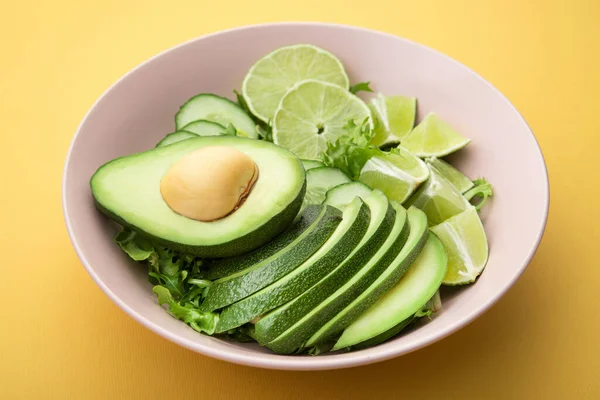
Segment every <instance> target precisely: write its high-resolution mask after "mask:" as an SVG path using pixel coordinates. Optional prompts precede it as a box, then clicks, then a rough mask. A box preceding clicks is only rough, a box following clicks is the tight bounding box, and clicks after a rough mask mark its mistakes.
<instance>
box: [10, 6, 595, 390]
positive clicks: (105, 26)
mask: <svg viewBox="0 0 600 400" xmlns="http://www.w3.org/2000/svg"><path fill="white" fill-rule="evenodd" d="M599 19H600V2H599V1H598V0H588V1H583V0H579V1H565V0H525V1H524V0H501V1H482V0H472V1H448V0H435V1H434V0H423V1H417V0H412V1H402V0H393V1H379V0H370V1H355V0H335V1H328V0H303V1H301V2H291V1H284V0H254V1H236V0H229V1H216V0H212V1H206V0H176V1H164V0H139V1H137V0H102V1H96V0H93V1H79V0H74V1H65V0H53V1H46V0H44V1H33V2H19V1H9V0H0V61H1V62H0V153H1V156H0V178H1V179H0V235H1V240H0V246H1V252H0V274H1V275H0V277H1V280H0V301H1V303H2V308H1V311H0V316H1V317H0V398H2V399H11V400H12V399H46V398H47V399H64V398H74V399H136V398H139V399H154V398H156V399H170V398H172V399H184V398H194V399H218V398H227V399H229V398H231V399H246V398H260V399H296V398H297V399H301V398H302V399H305V398H306V399H321V398H323V399H325V398H326V399H334V398H340V399H353V398H373V399H379V398H386V399H387V398H390V399H392V398H393V399H395V398H406V399H434V398H435V399H478V398H487V399H567V398H577V399H598V398H600V339H599V338H600V335H599V334H598V330H599V329H600V312H599V311H598V304H599V300H600V297H599V293H600V287H599V286H598V283H599V280H600V262H599V261H598V254H599V252H598V250H599V248H600V243H599V242H600V228H599V227H598V224H599V220H600V211H599V210H600V203H599V196H600V191H599V189H598V187H599V185H600V168H599V165H600V163H599V161H598V158H597V155H598V154H599V153H600V126H599V123H598V121H599V118H600V101H599V96H600V24H599V23H598V20H599ZM282 20H307V21H308V20H315V21H328V22H338V23H345V24H353V25H359V26H364V27H368V28H374V29H377V30H382V31H386V32H391V33H394V34H397V35H400V36H404V37H407V38H410V39H413V40H415V41H418V42H421V43H423V44H425V45H428V46H430V47H433V48H435V49H438V50H440V51H442V52H444V53H446V54H448V55H450V56H452V57H454V58H456V59H457V60H459V61H460V62H462V63H464V64H466V65H467V66H469V67H471V68H473V69H474V70H475V71H477V72H479V73H480V74H481V75H483V76H484V77H485V78H486V79H488V80H489V81H491V82H492V83H493V84H494V85H495V86H497V87H498V88H499V89H500V90H501V91H502V92H503V93H505V94H506V95H507V96H508V98H509V99H510V100H511V101H512V102H513V103H514V104H515V105H516V106H517V108H518V109H519V110H520V111H521V112H522V114H523V115H524V116H525V118H526V119H527V121H528V122H529V123H530V125H531V127H532V129H533V131H534V132H535V133H536V135H537V138H538V140H539V141H540V144H541V147H542V149H543V152H544V154H545V157H546V161H547V164H548V168H549V172H550V179H551V210H550V218H549V223H548V227H547V230H546V235H545V237H544V240H543V242H542V244H541V247H540V249H539V252H538V253H537V255H536V256H535V258H534V260H533V262H532V263H531V265H530V266H529V269H528V270H527V272H526V273H525V274H524V276H523V277H522V278H521V279H520V280H519V282H518V283H517V284H516V285H515V286H514V288H513V289H512V290H510V292H509V293H508V294H507V295H506V296H505V297H504V298H503V299H502V300H501V301H500V302H499V303H498V304H497V305H496V306H495V307H493V308H492V309H491V310H490V311H489V312H487V313H486V314H485V315H484V316H482V317H481V318H479V319H478V320H477V321H475V322H474V323H472V324H471V325H470V326H468V327H466V328H465V329H463V330H461V331H460V332H458V333H456V334H454V335H452V336H451V337H449V338H448V339H446V340H443V341H441V342H439V343H437V344H434V345H432V346H430V347H428V348H426V349H423V350H421V351H418V352H416V353H413V354H410V355H407V356H405V357H401V358H398V359H395V360H392V361H388V362H383V363H380V364H376V365H372V366H367V367H361V368H355V369H350V370H341V371H330V372H302V373H300V372H277V371H267V370H259V369H253V368H248V367H242V366H237V365H232V364H228V363H225V362H221V361H216V360H213V359H210V358H207V357H204V356H201V355H199V354H195V353H193V352H191V351H188V350H184V349H182V348H179V347H178V346H176V345H174V344H172V343H170V342H168V341H166V340H164V339H162V338H160V337H158V336H156V335H155V334H153V333H151V332H150V331H148V330H146V329H145V328H143V327H142V326H141V325H138V324H137V323H136V322H134V321H133V319H131V318H129V317H128V316H127V315H125V314H124V313H123V312H122V311H120V310H119V309H118V308H117V306H115V305H114V304H112V303H111V301H110V300H109V299H108V298H107V297H106V296H105V295H104V294H103V293H102V292H101V291H100V289H99V288H97V287H96V286H95V284H94V283H93V282H92V280H91V279H90V277H89V276H88V275H87V273H86V272H85V270H84V269H83V267H82V266H81V265H80V263H79V261H78V259H77V257H76V256H75V253H74V251H73V250H72V248H71V245H70V243H69V240H68V237H67V233H66V229H65V227H64V224H63V217H62V211H61V200H60V188H61V172H62V167H63V161H64V158H65V155H66V151H67V148H68V146H69V142H70V140H71V137H72V135H73V133H74V132H75V129H76V128H77V126H78V124H79V122H80V120H81V119H82V118H83V116H84V114H85V113H86V111H87V110H88V108H89V107H90V106H91V105H92V104H93V102H94V101H95V100H96V98H97V97H98V96H100V94H101V93H102V92H103V91H104V90H105V89H106V88H107V87H108V86H109V85H111V84H112V83H113V82H114V81H115V80H116V79H118V78H119V77H120V76H121V75H123V74H124V73H126V72H127V71H129V70H130V69H131V68H133V67H134V66H136V65H137V64H139V63H141V62H142V61H144V60H146V59H147V58H148V57H150V56H152V55H154V54H156V53H158V52H160V51H162V50H164V49H166V48H169V47H171V46H174V45H176V44H178V43H180V42H182V41H185V40H188V39H191V38H193V37H196V36H200V35H203V34H206V33H209V32H214V31H217V30H221V29H225V28H231V27H235V26H239V25H245V24H254V23H259V22H269V21H282ZM515 234H518V232H515Z"/></svg>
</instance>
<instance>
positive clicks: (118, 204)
mask: <svg viewBox="0 0 600 400" xmlns="http://www.w3.org/2000/svg"><path fill="white" fill-rule="evenodd" d="M207 146H231V147H234V148H235V149H237V150H240V151H242V152H244V153H245V154H247V155H248V156H250V158H252V160H253V161H254V162H255V163H256V165H257V167H258V171H259V177H258V180H257V181H256V184H255V185H254V187H253V189H252V191H251V192H250V194H249V195H248V197H247V198H246V200H245V201H244V203H243V204H242V205H241V206H240V207H239V208H238V209H237V210H235V211H234V212H232V213H231V214H229V215H228V216H226V217H224V218H222V219H219V220H217V221H212V222H201V221H197V220H193V219H190V218H187V217H184V216H182V215H179V214H177V213H176V212H174V211H173V210H171V208H169V206H168V205H167V203H166V202H165V201H164V200H163V198H162V196H161V193H160V181H161V179H162V177H163V176H164V174H165V173H166V172H167V170H168V169H169V168H170V166H171V165H172V164H173V163H175V162H176V161H178V160H179V159H181V158H182V157H184V156H185V155H187V154H189V153H190V152H192V151H194V150H197V149H200V148H203V147H207ZM90 186H91V189H92V194H93V197H94V200H95V202H96V206H97V208H98V209H99V210H100V211H102V212H103V213H104V214H106V215H107V216H108V217H109V218H111V219H113V220H115V221H116V222H118V223H120V224H121V225H123V226H127V227H129V228H131V229H133V230H135V231H137V232H140V233H141V234H143V235H145V236H146V237H148V238H149V239H150V240H153V241H156V242H158V243H161V244H163V245H165V246H168V247H170V248H172V249H174V250H177V251H181V252H184V253H189V254H194V255H197V256H200V257H204V258H220V257H230V256H236V255H241V254H245V253H247V252H249V251H251V250H254V249H256V248H257V247H259V246H261V245H263V244H265V243H267V242H269V241H270V240H271V239H273V238H274V237H275V236H277V235H278V234H279V233H281V232H282V231H283V230H284V229H286V228H287V227H288V226H289V225H290V224H291V222H292V221H293V220H294V218H295V217H296V215H297V214H298V211H299V210H300V206H301V205H302V200H303V198H304V192H305V190H306V177H305V172H304V167H303V166H302V163H301V161H300V160H299V159H298V158H297V157H296V156H294V155H293V154H292V153H290V152H289V151H287V150H285V149H283V148H281V147H279V146H276V145H274V144H272V143H269V142H266V141H261V140H253V139H246V138H240V137H234V136H206V137H198V138H191V139H187V140H184V141H181V142H178V143H174V144H172V145H169V146H165V147H159V148H155V149H152V150H148V151H145V152H142V153H138V154H133V155H130V156H125V157H121V158H118V159H115V160H113V161H110V162H108V163H106V164H104V165H103V166H101V167H100V168H99V169H98V170H97V171H96V173H95V174H94V175H93V176H92V178H91V180H90Z"/></svg>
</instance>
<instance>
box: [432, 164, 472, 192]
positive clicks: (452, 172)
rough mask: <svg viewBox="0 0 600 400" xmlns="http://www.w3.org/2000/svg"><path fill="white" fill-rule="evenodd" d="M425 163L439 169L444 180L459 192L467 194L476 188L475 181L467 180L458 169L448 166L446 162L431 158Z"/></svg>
mask: <svg viewBox="0 0 600 400" xmlns="http://www.w3.org/2000/svg"><path fill="white" fill-rule="evenodd" d="M425 161H427V164H430V165H432V166H433V167H435V169H437V170H438V172H439V173H440V174H442V176H443V177H444V178H446V179H448V180H449V181H450V183H451V184H453V185H454V186H455V187H456V188H457V189H458V191H459V192H461V193H465V192H466V191H467V190H469V189H471V188H472V187H473V186H474V183H473V181H471V180H470V179H469V178H467V177H466V176H465V175H464V174H463V173H462V172H460V171H459V170H458V169H456V168H454V167H453V166H452V165H450V164H448V163H447V162H446V161H444V160H441V159H439V158H437V157H430V158H428V159H427V160H425Z"/></svg>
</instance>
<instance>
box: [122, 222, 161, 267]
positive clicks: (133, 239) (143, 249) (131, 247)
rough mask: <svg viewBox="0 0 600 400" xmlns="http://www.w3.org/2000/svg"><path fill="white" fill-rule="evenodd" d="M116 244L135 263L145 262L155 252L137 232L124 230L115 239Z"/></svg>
mask: <svg viewBox="0 0 600 400" xmlns="http://www.w3.org/2000/svg"><path fill="white" fill-rule="evenodd" d="M115 242H117V244H118V245H119V247H120V248H121V249H122V250H123V251H124V252H125V253H127V255H128V256H129V257H131V258H132V259H133V260H135V261H144V260H147V259H148V257H150V255H151V254H152V253H153V252H154V247H153V246H152V244H151V243H150V242H149V241H148V240H146V239H145V238H143V237H141V236H140V235H139V234H138V233H137V232H134V231H132V230H130V229H127V228H123V230H121V232H119V233H118V234H117V236H116V237H115Z"/></svg>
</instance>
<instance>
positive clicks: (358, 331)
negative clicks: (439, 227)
mask: <svg viewBox="0 0 600 400" xmlns="http://www.w3.org/2000/svg"><path fill="white" fill-rule="evenodd" d="M447 265H448V256H447V255H446V249H445V248H444V245H443V244H442V242H441V241H440V240H439V239H438V238H437V236H435V234H433V233H431V232H429V233H428V237H427V242H426V244H425V247H423V250H422V251H421V254H419V257H418V258H417V259H416V260H415V262H414V263H413V264H412V265H411V266H410V267H409V269H408V271H407V272H406V274H405V275H404V276H403V277H402V279H400V281H399V282H398V283H397V284H396V285H395V286H394V287H392V288H391V289H390V290H389V291H388V292H387V293H385V294H384V295H383V296H382V297H381V298H380V299H379V300H377V302H375V304H373V305H372V306H371V307H369V308H368V309H367V310H366V311H365V312H363V313H362V314H361V315H360V317H358V319H356V320H355V321H354V322H353V323H352V324H351V325H350V326H348V327H347V328H346V329H345V330H344V332H343V333H342V335H341V336H340V338H339V339H338V341H337V343H336V344H335V346H334V347H333V349H332V350H339V349H343V348H347V347H350V346H354V345H357V344H359V343H362V342H364V341H366V340H369V339H371V338H374V337H377V336H378V335H381V334H382V333H385V332H387V331H388V330H390V329H392V328H394V327H395V326H396V325H398V324H400V323H401V322H402V321H404V320H406V319H407V318H410V317H411V316H413V315H414V314H415V313H416V312H417V311H419V309H421V307H422V306H423V304H425V303H427V301H428V300H429V299H430V298H431V297H432V296H433V295H434V294H435V292H436V291H437V290H438V289H439V287H440V286H441V284H442V280H443V279H444V275H445V274H446V268H447Z"/></svg>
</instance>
